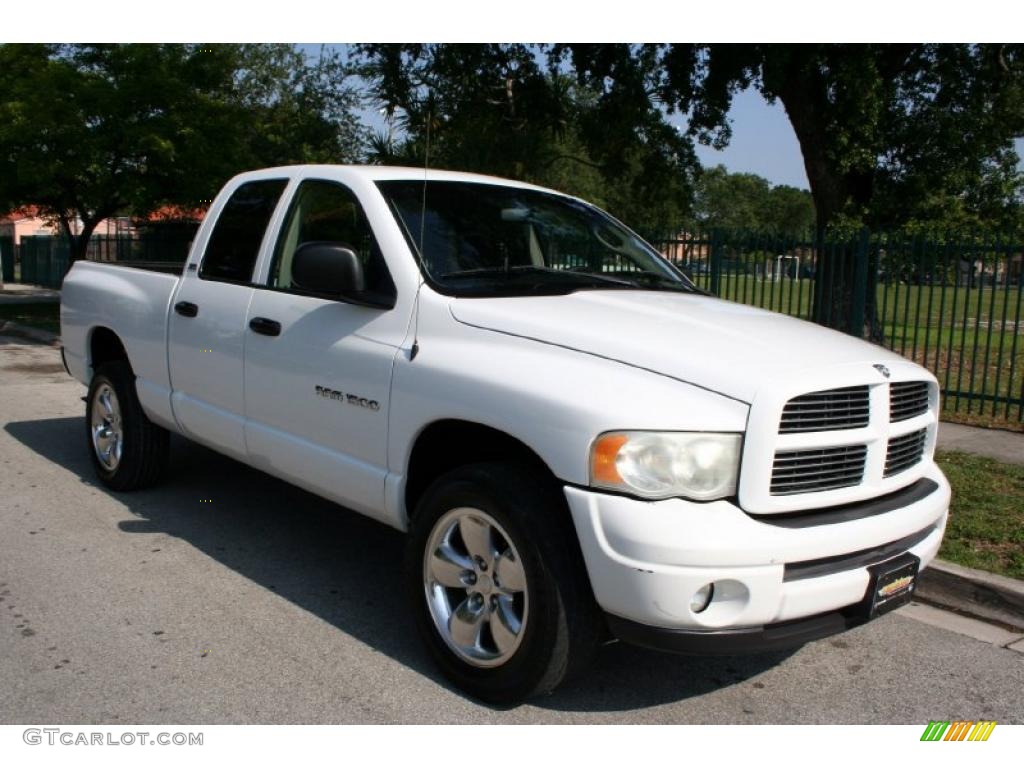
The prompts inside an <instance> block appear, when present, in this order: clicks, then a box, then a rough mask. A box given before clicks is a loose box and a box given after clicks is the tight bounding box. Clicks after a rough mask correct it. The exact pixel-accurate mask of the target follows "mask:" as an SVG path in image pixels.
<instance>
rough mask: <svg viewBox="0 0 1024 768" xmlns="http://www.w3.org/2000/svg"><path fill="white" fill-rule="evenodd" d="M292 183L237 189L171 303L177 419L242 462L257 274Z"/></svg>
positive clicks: (198, 437) (270, 182)
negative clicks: (249, 323)
mask: <svg viewBox="0 0 1024 768" xmlns="http://www.w3.org/2000/svg"><path fill="white" fill-rule="evenodd" d="M287 184H288V179H258V180H254V181H248V182H245V183H243V184H241V185H240V186H238V187H237V188H236V189H235V190H234V191H233V192H232V193H231V195H230V197H229V198H228V200H227V202H226V203H225V204H224V206H223V208H222V209H221V210H220V214H219V216H218V218H217V220H216V222H215V223H214V226H213V229H212V231H211V232H210V234H209V236H208V238H207V240H206V245H205V248H203V249H202V252H201V253H197V254H195V255H193V256H191V257H190V260H189V264H188V266H187V267H186V269H185V272H184V274H183V277H182V279H181V282H180V285H179V286H178V291H177V293H176V294H175V296H174V298H173V299H172V300H171V303H172V309H171V315H170V324H169V339H168V355H169V363H170V374H171V387H172V395H171V403H172V405H173V407H174V416H175V419H176V420H177V422H178V425H179V426H180V427H181V429H182V431H184V432H185V433H186V434H187V435H188V436H189V437H191V438H192V439H194V440H196V441H198V442H201V443H205V444H207V445H209V446H210V447H213V448H216V449H218V450H220V451H223V452H224V453H227V454H230V455H232V456H234V457H236V458H238V459H245V457H246V450H245V412H244V398H243V395H242V387H243V369H242V365H243V352H244V346H245V340H246V333H245V331H246V325H245V320H246V311H247V310H248V307H249V302H250V300H251V299H252V295H253V287H252V280H253V270H254V269H255V266H256V263H257V259H258V257H259V254H260V252H261V250H262V248H263V241H264V239H265V236H266V232H267V230H268V225H269V224H270V221H271V218H272V217H273V214H274V211H275V209H276V207H277V204H278V202H279V200H280V199H281V195H282V194H283V192H284V190H285V187H286V186H287ZM200 245H201V244H200ZM197 250H198V249H197Z"/></svg>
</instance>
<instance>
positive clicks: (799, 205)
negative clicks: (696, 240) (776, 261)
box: [694, 165, 814, 236]
mask: <svg viewBox="0 0 1024 768" xmlns="http://www.w3.org/2000/svg"><path fill="white" fill-rule="evenodd" d="M694 216H695V218H696V220H697V222H698V223H699V224H700V225H701V226H703V227H708V228H723V229H752V230H757V231H759V232H769V233H773V234H778V235H788V236H798V235H801V234H805V233H806V232H807V231H808V230H809V229H810V228H811V226H813V224H814V204H813V203H812V202H811V195H810V193H809V192H806V191H805V190H802V189H796V188H795V187H788V186H776V187H773V186H772V185H771V183H770V182H769V181H768V180H767V179H765V178H762V177H761V176H758V175H756V174H753V173H729V172H728V171H727V170H726V169H725V166H722V165H718V166H715V167H714V168H706V169H705V170H704V171H703V173H701V174H700V176H699V177H698V179H697V184H696V189H695V190H694Z"/></svg>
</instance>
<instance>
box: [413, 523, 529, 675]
mask: <svg viewBox="0 0 1024 768" xmlns="http://www.w3.org/2000/svg"><path fill="white" fill-rule="evenodd" d="M423 587H424V591H425V593H426V598H427V604H428V606H429V608H430V616H431V618H432V619H433V620H434V626H435V627H437V631H438V632H439V633H440V634H441V637H442V638H443V639H444V641H445V643H446V644H447V645H448V647H449V648H451V650H452V651H454V652H455V653H456V654H457V655H458V656H459V658H460V659H462V660H463V661H465V662H468V663H469V664H472V665H473V666H475V667H497V666H500V665H501V664H504V663H505V662H506V661H508V660H509V659H510V658H512V655H513V654H514V653H515V652H516V649H518V648H519V644H520V642H521V641H522V639H523V632H524V630H525V628H526V622H527V619H528V616H529V607H530V605H529V599H528V595H527V591H526V572H525V571H524V570H523V563H522V560H521V559H520V557H519V553H518V552H516V548H515V547H514V546H513V545H512V541H511V539H510V538H509V536H508V534H507V533H505V531H504V529H503V528H502V527H501V526H500V525H498V523H497V522H496V521H495V520H494V518H492V517H491V516H490V515H488V514H487V513H486V512H483V511H482V510H479V509H473V508H470V507H459V508H457V509H452V510H449V511H448V512H446V513H445V514H444V515H442V516H441V519H440V520H438V521H437V523H436V524H435V525H434V528H433V530H432V531H431V532H430V539H429V541H428V542H427V547H426V549H425V550H424V558H423Z"/></svg>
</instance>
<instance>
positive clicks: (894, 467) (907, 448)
mask: <svg viewBox="0 0 1024 768" xmlns="http://www.w3.org/2000/svg"><path fill="white" fill-rule="evenodd" d="M927 436H928V430H927V429H919V430H917V431H916V432H911V433H910V434H907V435H900V436H899V437H892V438H889V445H888V449H887V450H886V452H885V473H884V474H885V477H892V476H893V475H896V474H899V473H900V472H903V471H905V470H908V469H910V468H911V467H912V466H914V465H915V464H917V462H919V461H920V460H921V457H922V456H923V455H924V444H925V439H926V438H927Z"/></svg>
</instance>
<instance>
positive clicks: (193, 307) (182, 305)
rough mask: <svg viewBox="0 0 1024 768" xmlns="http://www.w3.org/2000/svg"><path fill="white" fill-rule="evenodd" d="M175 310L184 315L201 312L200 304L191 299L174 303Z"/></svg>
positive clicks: (188, 315)
mask: <svg viewBox="0 0 1024 768" xmlns="http://www.w3.org/2000/svg"><path fill="white" fill-rule="evenodd" d="M174 311H175V312H177V313H178V314H179V315H181V316H182V317H195V316H196V315H198V314H199V306H198V305H197V304H193V303H192V302H191V301H179V302H178V303H177V304H175V305H174Z"/></svg>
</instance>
